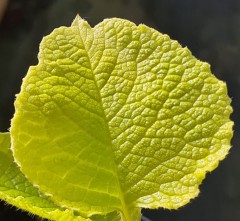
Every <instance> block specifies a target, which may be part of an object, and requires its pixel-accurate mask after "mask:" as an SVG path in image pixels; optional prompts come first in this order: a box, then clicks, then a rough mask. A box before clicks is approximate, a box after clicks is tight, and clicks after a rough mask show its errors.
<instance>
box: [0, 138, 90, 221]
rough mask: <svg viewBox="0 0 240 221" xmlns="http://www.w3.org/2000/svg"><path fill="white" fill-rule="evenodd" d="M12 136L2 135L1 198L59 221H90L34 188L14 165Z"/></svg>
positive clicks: (0, 140) (0, 144)
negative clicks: (11, 146) (11, 149)
mask: <svg viewBox="0 0 240 221" xmlns="http://www.w3.org/2000/svg"><path fill="white" fill-rule="evenodd" d="M9 147H10V134H9V133H0V198H1V199H2V200H5V201H6V202H7V203H10V204H12V205H14V206H17V207H18V208H21V209H23V210H26V211H28V212H31V213H33V214H36V215H39V216H41V217H44V218H47V219H51V220H58V221H88V220H89V219H83V218H81V217H79V216H75V215H74V212H73V211H70V210H68V209H64V208H61V207H59V206H57V205H56V204H54V203H53V202H52V201H51V200H50V199H49V198H48V197H46V196H44V195H43V194H42V193H40V192H39V190H38V189H37V188H36V187H34V186H33V185H32V184H31V183H30V182H29V181H28V180H27V179H26V178H25V176H24V175H23V174H22V173H21V172H20V170H19V168H18V167H17V165H16V164H15V163H14V159H13V156H12V153H11V151H10V149H9Z"/></svg>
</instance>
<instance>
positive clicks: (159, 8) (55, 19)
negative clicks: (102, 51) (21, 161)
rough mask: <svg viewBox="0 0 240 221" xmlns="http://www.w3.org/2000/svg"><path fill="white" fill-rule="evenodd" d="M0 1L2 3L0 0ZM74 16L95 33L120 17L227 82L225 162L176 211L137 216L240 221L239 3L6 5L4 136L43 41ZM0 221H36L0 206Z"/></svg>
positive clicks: (1, 97) (137, 0) (28, 1)
mask: <svg viewBox="0 0 240 221" xmlns="http://www.w3.org/2000/svg"><path fill="white" fill-rule="evenodd" d="M1 1H4V0H0V3H1ZM77 13H79V14H80V15H81V17H83V18H85V19H86V20H88V22H89V23H90V24H91V25H92V26H94V25H95V24H97V23H98V22H100V21H102V20H103V19H104V18H108V17H121V18H126V19H129V20H131V21H133V22H135V23H137V24H139V23H144V24H146V25H148V26H151V27H154V28H155V29H157V30H158V31H160V32H162V33H166V34H168V35H170V37H171V38H172V39H176V40H178V41H179V42H180V43H181V44H182V45H183V46H187V47H188V48H189V49H190V50H191V51H192V53H193V54H194V55H195V56H196V57H197V58H199V59H200V60H202V61H207V62H209V63H210V64H211V67H212V71H213V73H214V74H215V75H216V76H217V77H218V78H219V79H221V80H223V81H225V82H227V85H228V90H229V95H230V97H231V98H232V105H233V108H234V113H233V114H232V119H233V120H234V122H235V126H234V130H235V135H234V138H233V140H232V146H233V147H232V149H231V151H230V153H229V155H228V157H227V158H226V159H225V160H224V161H223V162H221V163H220V166H219V167H218V168H217V170H215V171H213V172H212V173H211V174H210V175H208V176H207V178H206V179H205V180H204V182H203V184H202V185H201V186H200V189H201V193H200V195H199V197H197V198H196V199H194V200H192V201H191V203H190V204H188V205H186V206H185V207H183V208H181V209H179V210H177V211H169V210H163V209H159V210H151V211H146V210H144V211H143V213H144V215H145V216H147V217H149V218H150V219H152V221H158V220H159V221H192V220H194V221H240V160H239V159H240V150H239V147H238V145H237V144H238V143H239V136H238V134H239V129H240V122H239V121H240V120H239V117H238V115H239V109H240V105H239V104H238V101H239V95H240V93H239V88H240V73H239V71H240V1H239V0H201V1H200V0H183V1H181V0H9V1H8V4H7V7H6V8H5V11H4V14H3V16H2V20H1V21H0V131H7V129H8V128H9V126H10V119H11V118H12V115H13V113H14V109H13V101H14V97H15V94H16V93H18V92H19V90H20V85H21V79H22V78H23V77H24V76H25V74H26V72H27V69H28V67H29V66H30V65H34V64H36V63H37V53H38V45H39V43H40V41H41V39H42V37H43V36H44V35H47V34H49V33H50V32H51V31H52V30H53V28H56V27H59V26H61V25H67V26H69V25H70V24H71V22H72V20H73V19H74V17H75V16H76V14H77ZM0 220H3V221H21V220H24V221H28V220H38V218H37V217H30V216H28V215H27V213H23V212H21V211H17V210H16V209H15V208H13V207H10V206H5V205H4V203H1V206H0Z"/></svg>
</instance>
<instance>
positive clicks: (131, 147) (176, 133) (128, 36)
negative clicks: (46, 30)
mask: <svg viewBox="0 0 240 221" xmlns="http://www.w3.org/2000/svg"><path fill="white" fill-rule="evenodd" d="M38 57H39V63H38V65H36V66H32V67H30V69H29V71H28V74H27V76H26V77H25V78H24V81H23V84H22V87H21V92H20V94H18V96H17V99H16V102H15V108H16V112H15V115H14V118H13V120H12V126H11V138H12V150H13V153H14V158H15V160H16V162H17V163H18V165H19V166H20V168H21V171H22V172H23V173H24V174H25V175H26V177H27V178H28V179H29V180H30V181H31V182H32V183H33V184H34V185H37V186H38V187H39V189H40V190H41V191H42V192H43V193H44V194H46V195H48V196H49V197H50V198H51V199H52V200H53V201H54V202H55V203H56V204H58V205H61V206H64V207H66V208H69V209H71V210H76V211H78V213H79V214H80V215H81V216H82V217H85V218H88V217H91V216H92V217H94V216H96V217H97V216H98V214H99V215H101V214H102V215H104V214H107V213H110V214H112V213H111V212H113V213H114V211H119V213H120V215H121V219H122V220H125V221H132V220H140V217H141V213H140V208H158V207H164V208H169V209H176V208H178V207H180V206H183V205H185V204H186V203H188V202H189V200H190V199H192V198H194V197H196V196H197V195H198V193H199V190H198V186H199V184H200V183H201V181H202V180H203V179H204V177H205V174H206V172H207V171H212V170H213V169H214V168H216V166H217V165H218V162H219V160H222V159H224V157H225V156H226V154H227V153H228V150H229V148H230V139H231V137H232V122H231V121H230V120H229V115H230V114H231V112H232V108H231V106H230V99H229V98H228V96H227V89H226V85H225V83H223V82H221V81H219V80H217V79H216V78H215V77H214V76H213V75H212V74H211V71H210V66H209V65H208V64H207V63H204V62H201V61H199V60H197V59H196V58H195V57H194V56H193V55H192V54H191V52H190V51H189V50H188V49H187V48H182V47H181V45H180V44H179V43H178V42H176V41H173V40H171V39H170V38H169V37H168V36H167V35H163V34H161V33H159V32H157V31H156V30H154V29H151V28H149V27H147V26H145V25H139V26H136V25H135V24H134V23H132V22H129V21H127V20H123V19H118V18H112V19H106V20H104V21H103V22H101V23H99V24H98V25H97V26H95V27H94V28H91V27H90V26H89V25H88V23H87V22H86V21H85V20H83V19H81V18H80V17H77V18H76V19H75V20H74V22H73V23H72V25H71V27H60V28H58V29H55V30H54V31H53V32H52V33H51V34H50V35H49V36H46V37H45V38H44V39H43V41H42V43H41V45H40V52H39V55H38ZM114 216H115V215H114ZM109 220H110V219H109Z"/></svg>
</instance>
